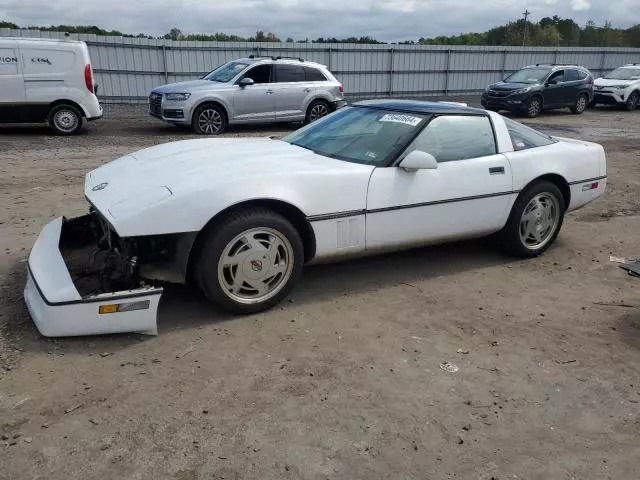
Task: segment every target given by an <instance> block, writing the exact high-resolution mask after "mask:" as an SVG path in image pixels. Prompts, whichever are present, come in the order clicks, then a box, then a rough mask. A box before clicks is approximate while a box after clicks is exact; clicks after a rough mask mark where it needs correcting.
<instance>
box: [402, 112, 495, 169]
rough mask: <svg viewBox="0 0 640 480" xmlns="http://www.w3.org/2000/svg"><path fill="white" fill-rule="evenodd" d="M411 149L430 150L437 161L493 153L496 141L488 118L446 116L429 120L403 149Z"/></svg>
mask: <svg viewBox="0 0 640 480" xmlns="http://www.w3.org/2000/svg"><path fill="white" fill-rule="evenodd" d="M413 150H422V151H423V152H427V153H430V154H431V155H433V156H434V157H436V160H437V161H438V163H441V162H451V161H455V160H466V159H469V158H478V157H486V156H488V155H495V153H496V142H495V138H494V136H493V127H492V126H491V121H490V120H489V117H485V116H464V115H448V116H441V117H436V118H434V119H433V120H431V122H429V125H427V127H426V128H425V129H424V130H423V131H422V133H420V135H418V137H417V138H416V139H415V140H414V141H413V143H412V144H411V145H410V146H409V148H408V149H407V152H411V151H413Z"/></svg>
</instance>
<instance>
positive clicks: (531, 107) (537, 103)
mask: <svg viewBox="0 0 640 480" xmlns="http://www.w3.org/2000/svg"><path fill="white" fill-rule="evenodd" d="M526 113H527V117H529V118H535V117H537V116H538V115H540V114H541V113H542V99H541V98H540V97H538V96H535V97H531V98H530V99H529V102H528V103H527V111H526Z"/></svg>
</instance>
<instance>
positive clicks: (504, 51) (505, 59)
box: [500, 50, 507, 81]
mask: <svg viewBox="0 0 640 480" xmlns="http://www.w3.org/2000/svg"><path fill="white" fill-rule="evenodd" d="M506 68H507V51H506V50H503V51H502V69H501V74H500V81H502V80H504V74H505V72H506Z"/></svg>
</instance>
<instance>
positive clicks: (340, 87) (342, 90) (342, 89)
mask: <svg viewBox="0 0 640 480" xmlns="http://www.w3.org/2000/svg"><path fill="white" fill-rule="evenodd" d="M338 88H339V89H340V93H344V87H343V86H342V85H340V86H339V87H338Z"/></svg>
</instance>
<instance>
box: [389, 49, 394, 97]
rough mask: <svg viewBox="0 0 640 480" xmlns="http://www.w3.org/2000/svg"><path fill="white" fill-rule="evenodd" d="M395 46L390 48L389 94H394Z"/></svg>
mask: <svg viewBox="0 0 640 480" xmlns="http://www.w3.org/2000/svg"><path fill="white" fill-rule="evenodd" d="M393 52H394V49H393V47H392V48H390V49H389V96H392V95H393Z"/></svg>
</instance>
